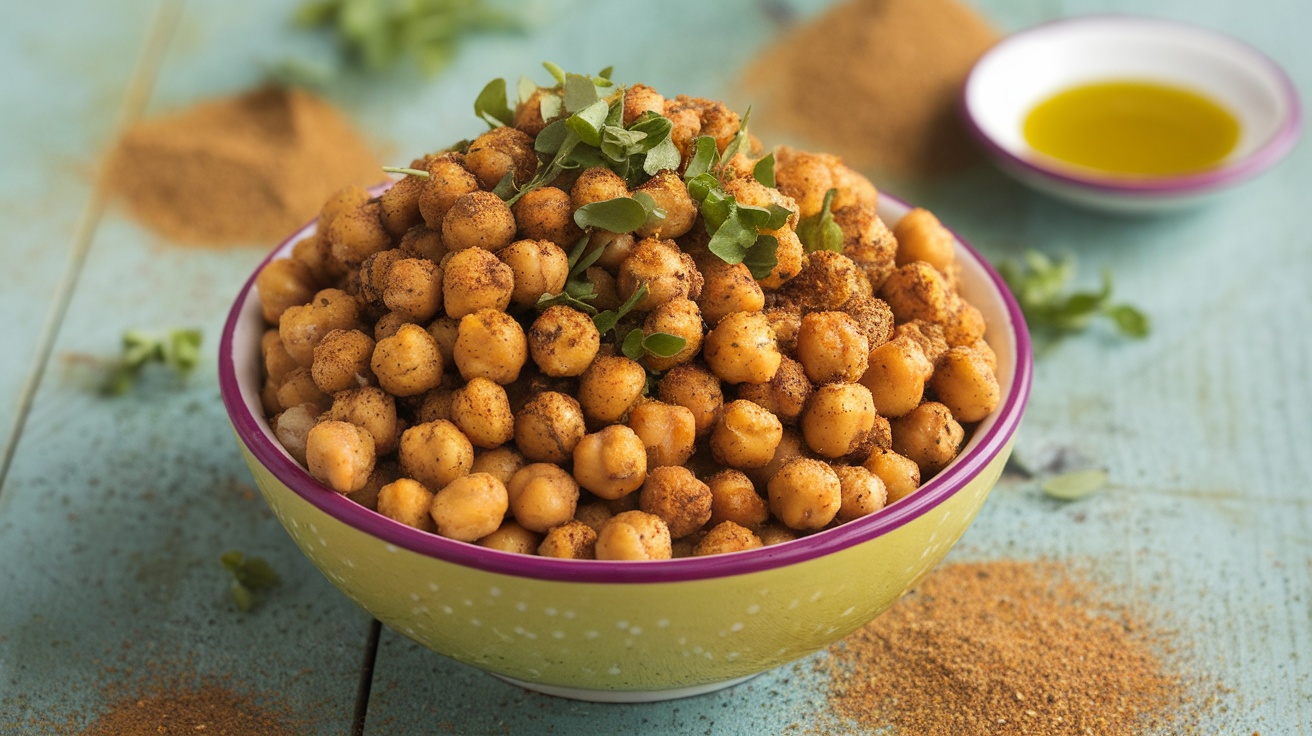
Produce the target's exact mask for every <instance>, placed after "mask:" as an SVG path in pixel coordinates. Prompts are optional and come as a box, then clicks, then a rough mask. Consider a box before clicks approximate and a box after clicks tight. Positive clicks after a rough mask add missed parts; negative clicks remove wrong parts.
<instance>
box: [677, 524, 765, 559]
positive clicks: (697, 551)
mask: <svg viewBox="0 0 1312 736" xmlns="http://www.w3.org/2000/svg"><path fill="white" fill-rule="evenodd" d="M762 546H764V544H763V543H762V542H761V538H760V537H758V536H756V534H755V533H753V532H752V530H751V529H748V528H746V527H743V526H740V525H738V524H735V523H734V522H732V521H722V522H720V523H719V524H716V525H715V526H714V527H712V528H711V530H710V531H708V532H706V536H704V537H702V538H701V541H699V542H697V546H696V547H695V548H694V549H693V552H692V553H693V555H695V556H697V557H704V556H706V555H722V554H727V553H729V552H745V551H747V550H749V549H757V548H759V547H762Z"/></svg>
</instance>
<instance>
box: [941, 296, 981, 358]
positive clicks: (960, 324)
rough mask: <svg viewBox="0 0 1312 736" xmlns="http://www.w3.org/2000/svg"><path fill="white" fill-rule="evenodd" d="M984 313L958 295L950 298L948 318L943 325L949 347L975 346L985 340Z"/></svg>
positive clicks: (944, 335)
mask: <svg viewBox="0 0 1312 736" xmlns="http://www.w3.org/2000/svg"><path fill="white" fill-rule="evenodd" d="M986 327H987V325H985V323H984V313H983V312H981V311H979V308H978V307H976V306H975V305H974V304H970V303H969V302H967V301H966V300H965V299H962V298H961V297H960V296H958V295H957V294H955V293H954V294H952V296H951V297H949V298H948V318H947V321H945V322H944V323H943V339H944V340H946V341H947V343H948V344H949V345H953V346H958V345H960V346H967V345H974V344H975V343H977V342H979V341H980V340H982V339H983V338H984V330H985V328H986Z"/></svg>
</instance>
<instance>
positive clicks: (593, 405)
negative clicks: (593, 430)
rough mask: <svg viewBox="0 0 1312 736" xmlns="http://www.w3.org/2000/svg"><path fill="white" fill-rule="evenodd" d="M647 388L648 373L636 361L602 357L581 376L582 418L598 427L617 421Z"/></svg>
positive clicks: (619, 357) (580, 400)
mask: <svg viewBox="0 0 1312 736" xmlns="http://www.w3.org/2000/svg"><path fill="white" fill-rule="evenodd" d="M646 387H647V372H646V371H645V370H643V368H642V366H641V365H640V364H639V363H638V362H637V361H634V360H630V359H628V358H625V357H621V356H616V355H599V356H597V358H596V360H594V361H592V365H590V366H588V369H587V370H586V371H584V372H583V375H582V376H580V377H579V392H578V396H579V405H580V406H581V407H583V416H585V417H587V419H588V421H589V422H593V423H595V424H598V425H604V424H611V423H614V422H618V421H620V420H622V419H623V418H624V416H625V415H626V414H628V413H629V408H630V407H632V406H633V404H634V403H635V402H637V400H638V399H639V398H641V397H642V392H643V390H644V389H646Z"/></svg>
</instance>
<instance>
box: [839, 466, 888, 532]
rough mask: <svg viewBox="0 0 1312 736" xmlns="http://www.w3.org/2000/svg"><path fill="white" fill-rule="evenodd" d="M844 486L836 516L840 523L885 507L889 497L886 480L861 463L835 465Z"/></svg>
mask: <svg viewBox="0 0 1312 736" xmlns="http://www.w3.org/2000/svg"><path fill="white" fill-rule="evenodd" d="M834 472H835V473H837V474H838V482H839V484H840V486H841V488H842V494H843V501H842V503H841V505H840V506H839V508H838V515H837V516H836V517H835V518H837V519H838V522H839V523H840V524H842V523H847V522H849V521H852V520H854V519H859V518H861V517H862V516H867V515H869V514H873V513H874V512H876V511H878V510H880V509H881V508H883V507H884V501H885V499H886V498H887V497H888V493H887V491H886V490H885V489H884V481H882V480H880V478H879V476H877V475H875V474H873V473H871V472H870V471H869V470H867V469H866V468H863V467H861V466H860V465H839V466H835V467H834Z"/></svg>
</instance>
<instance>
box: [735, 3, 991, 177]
mask: <svg viewBox="0 0 1312 736" xmlns="http://www.w3.org/2000/svg"><path fill="white" fill-rule="evenodd" d="M998 37H999V36H998V32H997V31H996V30H994V28H993V27H992V26H991V25H990V24H989V23H988V21H986V20H985V19H984V18H982V17H980V15H979V14H977V13H976V12H975V11H974V10H972V9H971V8H969V7H967V6H966V5H963V4H961V3H960V2H957V0H848V1H847V2H843V3H840V4H839V5H836V6H834V7H833V8H831V9H829V10H828V11H827V12H825V13H824V14H822V15H821V16H819V17H818V18H816V19H814V20H812V21H810V22H809V23H806V24H804V25H802V26H799V27H798V28H796V29H794V30H793V31H792V32H790V33H789V34H788V35H787V36H786V37H785V38H783V39H782V40H780V41H779V42H778V43H777V44H775V45H772V46H770V47H768V48H767V49H765V50H764V51H762V52H761V53H760V54H759V55H758V57H757V59H756V60H755V61H753V62H752V64H751V65H750V66H749V68H748V70H747V72H746V74H745V77H744V84H745V86H746V88H747V89H748V90H749V92H750V93H751V94H752V95H753V96H754V97H755V98H756V99H758V100H759V102H760V106H761V108H762V109H761V114H760V116H759V117H756V116H753V118H752V119H753V122H755V121H756V120H760V121H761V123H760V129H761V130H762V131H763V132H766V133H767V134H784V135H790V136H795V137H797V138H798V141H797V143H798V144H799V145H803V146H807V145H813V146H816V147H819V148H822V149H824V150H827V151H831V152H833V153H835V154H838V155H840V156H842V157H843V159H844V161H846V162H847V163H849V164H851V165H853V166H856V167H857V168H861V169H870V170H874V171H876V172H878V173H888V174H895V175H910V176H924V175H934V174H943V173H947V172H950V171H953V170H956V169H959V168H961V167H962V166H964V165H965V164H967V163H969V162H970V161H972V160H974V158H975V147H974V145H973V143H972V142H971V140H970V137H969V135H968V134H967V132H966V129H965V126H964V124H963V123H962V120H961V116H960V113H959V112H958V109H957V108H958V96H959V94H960V92H961V87H962V85H963V83H964V82H965V79H966V75H967V74H968V73H969V72H970V68H971V66H972V65H973V64H974V63H975V61H976V60H977V59H978V58H979V57H980V56H981V55H982V54H983V53H984V52H985V51H987V50H988V49H989V47H990V46H992V45H993V44H994V43H996V42H997V40H998Z"/></svg>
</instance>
